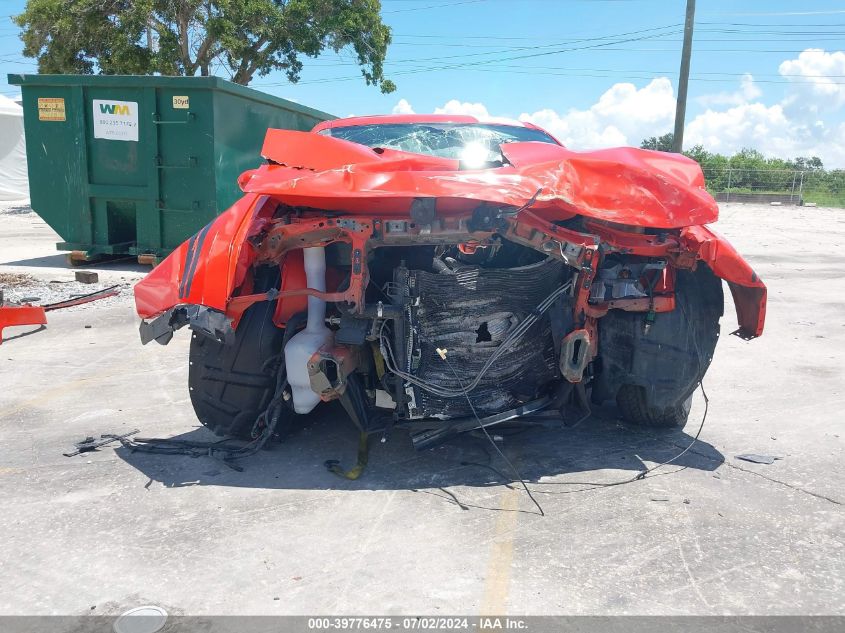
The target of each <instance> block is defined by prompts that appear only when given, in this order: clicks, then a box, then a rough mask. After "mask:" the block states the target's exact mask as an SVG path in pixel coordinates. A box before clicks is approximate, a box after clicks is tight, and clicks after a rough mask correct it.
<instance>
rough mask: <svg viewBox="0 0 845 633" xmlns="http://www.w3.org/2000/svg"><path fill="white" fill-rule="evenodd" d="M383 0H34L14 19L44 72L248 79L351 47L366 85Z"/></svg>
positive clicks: (376, 52)
mask: <svg viewBox="0 0 845 633" xmlns="http://www.w3.org/2000/svg"><path fill="white" fill-rule="evenodd" d="M380 10H381V2H380V0H28V2H27V5H26V8H25V10H24V12H23V13H22V14H21V15H18V16H16V17H15V18H14V20H15V22H16V23H17V25H18V26H20V27H21V28H22V29H23V32H22V34H21V39H22V40H23V43H24V50H23V54H24V55H25V56H27V57H34V58H37V59H38V70H39V72H41V73H81V74H94V73H95V72H99V73H102V74H108V75H111V74H141V75H144V74H154V73H160V74H162V75H186V76H191V75H196V74H197V73H199V74H200V75H203V76H207V75H210V74H213V73H214V72H215V71H218V70H222V71H224V72H226V73H227V74H228V75H229V76H230V78H231V79H232V81H234V82H236V83H239V84H244V85H246V84H248V83H249V82H250V81H251V80H252V79H253V78H254V77H255V76H256V75H258V76H265V75H267V74H269V73H271V72H272V71H274V70H281V71H283V72H284V73H285V75H286V76H287V78H288V80H289V81H291V82H293V83H295V82H297V81H298V80H299V77H300V72H301V70H302V61H301V57H302V56H306V57H317V56H318V55H320V54H321V53H322V52H323V51H325V50H326V49H330V50H333V51H335V52H340V51H342V50H351V52H352V53H354V56H355V61H356V63H357V64H358V65H359V66H360V68H361V74H362V75H363V77H364V81H365V82H366V83H367V84H368V85H377V86H379V87H380V88H381V91H382V92H385V93H387V92H392V91H393V90H395V89H396V86H395V85H394V84H393V82H392V81H390V80H389V79H386V78H385V77H384V59H385V56H386V54H387V47H388V45H389V44H390V41H391V36H390V28H389V27H388V26H386V25H385V24H384V23H382V21H381V16H380Z"/></svg>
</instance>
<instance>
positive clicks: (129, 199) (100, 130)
mask: <svg viewBox="0 0 845 633" xmlns="http://www.w3.org/2000/svg"><path fill="white" fill-rule="evenodd" d="M9 83H10V84H16V85H19V86H21V92H22V96H23V110H24V127H25V132H26V153H27V161H28V165H29V189H30V198H31V200H32V208H33V210H34V211H35V212H36V213H38V215H40V216H41V217H42V218H43V219H44V220H45V221H46V222H47V223H48V224H49V225H50V226H51V227H53V229H54V230H55V231H56V233H58V234H59V235H60V236H61V237H62V239H63V240H65V241H63V242H59V243H58V244H57V248H58V249H59V250H65V251H72V255H73V257H74V258H75V259H80V260H87V259H92V258H96V257H99V256H104V255H132V256H138V258H139V261H152V262H154V261H155V259H157V258H159V257H161V256H164V255H166V254H167V253H169V252H170V251H171V250H173V249H174V248H176V247H177V246H178V245H179V244H180V243H182V242H183V241H184V240H185V239H187V238H188V237H189V236H190V235H192V234H193V233H195V232H196V231H198V230H199V229H200V228H201V227H202V226H204V225H205V224H207V223H208V222H209V221H210V220H211V219H212V218H213V217H215V216H216V215H218V214H219V213H220V212H222V211H224V210H226V208H228V207H229V206H230V205H231V204H232V203H233V202H234V201H235V200H236V199H237V198H238V197H239V195H240V190H239V189H238V185H237V177H238V176H239V175H240V174H241V173H242V172H244V171H245V170H247V169H252V168H254V167H257V166H258V165H259V164H260V162H261V157H260V150H261V145H262V142H263V140H264V134H265V132H266V130H267V128H271V127H272V128H283V129H291V130H310V129H311V128H312V127H313V126H314V125H316V124H317V123H319V122H320V121H324V120H326V119H332V118H334V117H333V116H332V115H330V114H326V113H325V112H320V111H318V110H314V109H312V108H308V107H305V106H302V105H299V104H298V103H293V102H291V101H287V100H285V99H280V98H278V97H273V96H270V95H267V94H264V93H262V92H258V91H256V90H251V89H249V88H245V87H243V86H240V85H237V84H233V83H230V82H228V81H224V80H223V79H220V78H217V77H140V76H138V77H136V76H103V75H99V76H93V75H16V74H11V75H9Z"/></svg>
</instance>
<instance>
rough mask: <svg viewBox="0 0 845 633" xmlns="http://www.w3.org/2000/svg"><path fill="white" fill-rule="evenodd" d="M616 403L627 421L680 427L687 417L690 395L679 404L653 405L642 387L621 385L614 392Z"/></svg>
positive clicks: (644, 424)
mask: <svg viewBox="0 0 845 633" xmlns="http://www.w3.org/2000/svg"><path fill="white" fill-rule="evenodd" d="M616 404H617V406H618V407H619V409H620V411H621V412H622V416H623V417H624V418H625V420H626V421H628V422H632V423H634V424H639V425H641V426H650V427H661V428H669V427H675V426H677V427H682V426H684V425H685V424H686V423H687V418H688V417H689V412H690V408H691V406H692V396H689V397H688V398H687V399H686V400H684V401H683V402H681V403H680V404H675V405H672V406H668V407H654V406H651V405H650V404H649V401H648V394H647V393H646V390H645V388H644V387H640V386H639V385H622V387H620V388H619V391H618V392H617V394H616Z"/></svg>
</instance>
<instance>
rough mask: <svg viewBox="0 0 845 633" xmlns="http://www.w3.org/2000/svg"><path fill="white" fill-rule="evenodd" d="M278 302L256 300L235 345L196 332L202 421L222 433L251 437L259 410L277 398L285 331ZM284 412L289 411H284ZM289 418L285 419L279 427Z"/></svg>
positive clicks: (193, 375)
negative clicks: (278, 316)
mask: <svg viewBox="0 0 845 633" xmlns="http://www.w3.org/2000/svg"><path fill="white" fill-rule="evenodd" d="M275 306H276V304H275V302H267V301H264V302H261V303H256V304H254V305H252V306H251V307H250V308H249V309H247V311H246V312H245V313H244V315H243V317H242V318H241V321H240V323H239V325H238V329H237V330H235V337H234V342H233V343H232V344H231V345H226V344H224V343H220V342H218V341H216V340H214V339H212V338H210V337H208V336H205V335H204V334H200V333H198V332H194V333H193V334H192V336H191V350H190V356H189V359H190V365H189V367H188V386H189V389H190V395H191V404H193V406H194V411H195V412H196V414H197V418H199V421H200V422H201V423H202V424H203V425H204V426H206V427H208V428H209V429H211V430H212V431H214V433H216V434H217V435H221V436H231V437H237V438H241V439H250V434H251V432H252V427H253V425H254V423H255V420H256V419H257V417H258V415H259V414H260V413H261V412H263V411H264V410H265V409H266V408H267V406H268V405H269V403H270V400H271V399H272V398H273V395H274V393H275V389H276V375H277V372H278V371H279V370H280V364H279V363H278V362H277V363H273V362H271V361H270V359H272V358H273V357H274V356H276V355H278V354H279V353H280V352H281V349H282V339H283V338H284V334H285V332H284V330H282V329H280V328H278V327H276V326H275V325H274V323H273V312H274V310H275ZM283 415H284V413H283ZM284 424H285V420H284V419H282V420H280V421H279V424H278V425H277V426H276V430H277V432H278V431H279V430H281V429H282V428H283V426H284Z"/></svg>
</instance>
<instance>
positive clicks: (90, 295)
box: [44, 286, 120, 312]
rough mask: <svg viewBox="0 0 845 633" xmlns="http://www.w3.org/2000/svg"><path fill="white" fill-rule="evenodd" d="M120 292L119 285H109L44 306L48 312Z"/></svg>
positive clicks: (112, 295)
mask: <svg viewBox="0 0 845 633" xmlns="http://www.w3.org/2000/svg"><path fill="white" fill-rule="evenodd" d="M119 292H120V290H118V286H109V287H108V288H103V289H102V290H97V291H95V292H90V293H88V294H86V295H77V296H75V297H72V298H70V299H65V300H64V301H57V302H56V303H48V304H47V305H45V306H44V310H45V311H46V312H50V311H51V310H61V309H62V308H70V307H72V306H78V305H82V304H83V303H91V302H92V301H97V300H99V299H105V298H106V297H114V296H116V295H117V294H118V293H119Z"/></svg>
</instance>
